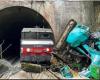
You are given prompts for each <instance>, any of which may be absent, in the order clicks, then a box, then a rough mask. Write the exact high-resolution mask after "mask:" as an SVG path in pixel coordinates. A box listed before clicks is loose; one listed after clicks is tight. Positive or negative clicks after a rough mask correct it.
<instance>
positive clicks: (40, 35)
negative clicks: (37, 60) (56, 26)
mask: <svg viewBox="0 0 100 80" xmlns="http://www.w3.org/2000/svg"><path fill="white" fill-rule="evenodd" d="M22 39H52V40H53V34H52V33H51V32H23V33H22Z"/></svg>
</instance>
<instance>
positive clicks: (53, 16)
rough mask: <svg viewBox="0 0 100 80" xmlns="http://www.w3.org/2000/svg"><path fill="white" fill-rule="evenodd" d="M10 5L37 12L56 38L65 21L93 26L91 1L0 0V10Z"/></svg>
mask: <svg viewBox="0 0 100 80" xmlns="http://www.w3.org/2000/svg"><path fill="white" fill-rule="evenodd" d="M12 6H24V7H28V8H32V9H33V10H35V11H37V12H39V13H40V14H41V15H42V16H43V17H44V18H45V19H46V20H47V21H48V22H49V24H50V25H51V28H52V30H53V32H54V35H55V39H56V40H58V39H59V37H60V35H61V33H62V32H63V30H64V28H65V26H66V24H67V22H68V21H69V20H70V19H75V20H76V21H77V22H79V23H82V24H85V25H87V26H89V27H91V28H92V27H93V26H94V5H93V2H92V1H91V2H88V1H86V2H82V1H81V2H79V1H76V2H75V1H67V0H49V1H46V0H35V1H34V0H33V1H32V0H0V10H3V9H4V8H7V7H12Z"/></svg>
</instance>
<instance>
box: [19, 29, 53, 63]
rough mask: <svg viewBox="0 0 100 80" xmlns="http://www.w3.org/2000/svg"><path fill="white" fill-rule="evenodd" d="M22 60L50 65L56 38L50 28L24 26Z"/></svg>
mask: <svg viewBox="0 0 100 80" xmlns="http://www.w3.org/2000/svg"><path fill="white" fill-rule="evenodd" d="M21 36H22V37H21V54H20V61H21V62H24V63H32V64H41V65H50V60H51V55H52V50H53V45H54V38H53V33H52V31H51V30H50V29H44V28H24V29H23V30H22V35H21Z"/></svg>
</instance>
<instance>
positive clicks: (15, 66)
mask: <svg viewBox="0 0 100 80" xmlns="http://www.w3.org/2000/svg"><path fill="white" fill-rule="evenodd" d="M5 63H7V64H9V65H10V66H8V67H9V69H8V70H7V71H5V72H4V73H0V79H58V78H57V76H55V75H54V72H51V71H49V70H44V71H43V72H41V73H32V72H25V71H23V70H22V69H21V65H20V61H19V59H18V58H17V57H16V58H13V59H10V60H9V62H6V61H5ZM52 73H53V74H52ZM56 74H57V73H56ZM58 74H59V73H58ZM59 75H60V74H59ZM59 78H60V79H64V77H62V76H61V75H60V77H59Z"/></svg>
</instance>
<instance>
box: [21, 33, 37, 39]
mask: <svg viewBox="0 0 100 80" xmlns="http://www.w3.org/2000/svg"><path fill="white" fill-rule="evenodd" d="M36 35H37V34H36V32H34V33H33V32H24V33H22V39H36V38H37V36H36Z"/></svg>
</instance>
